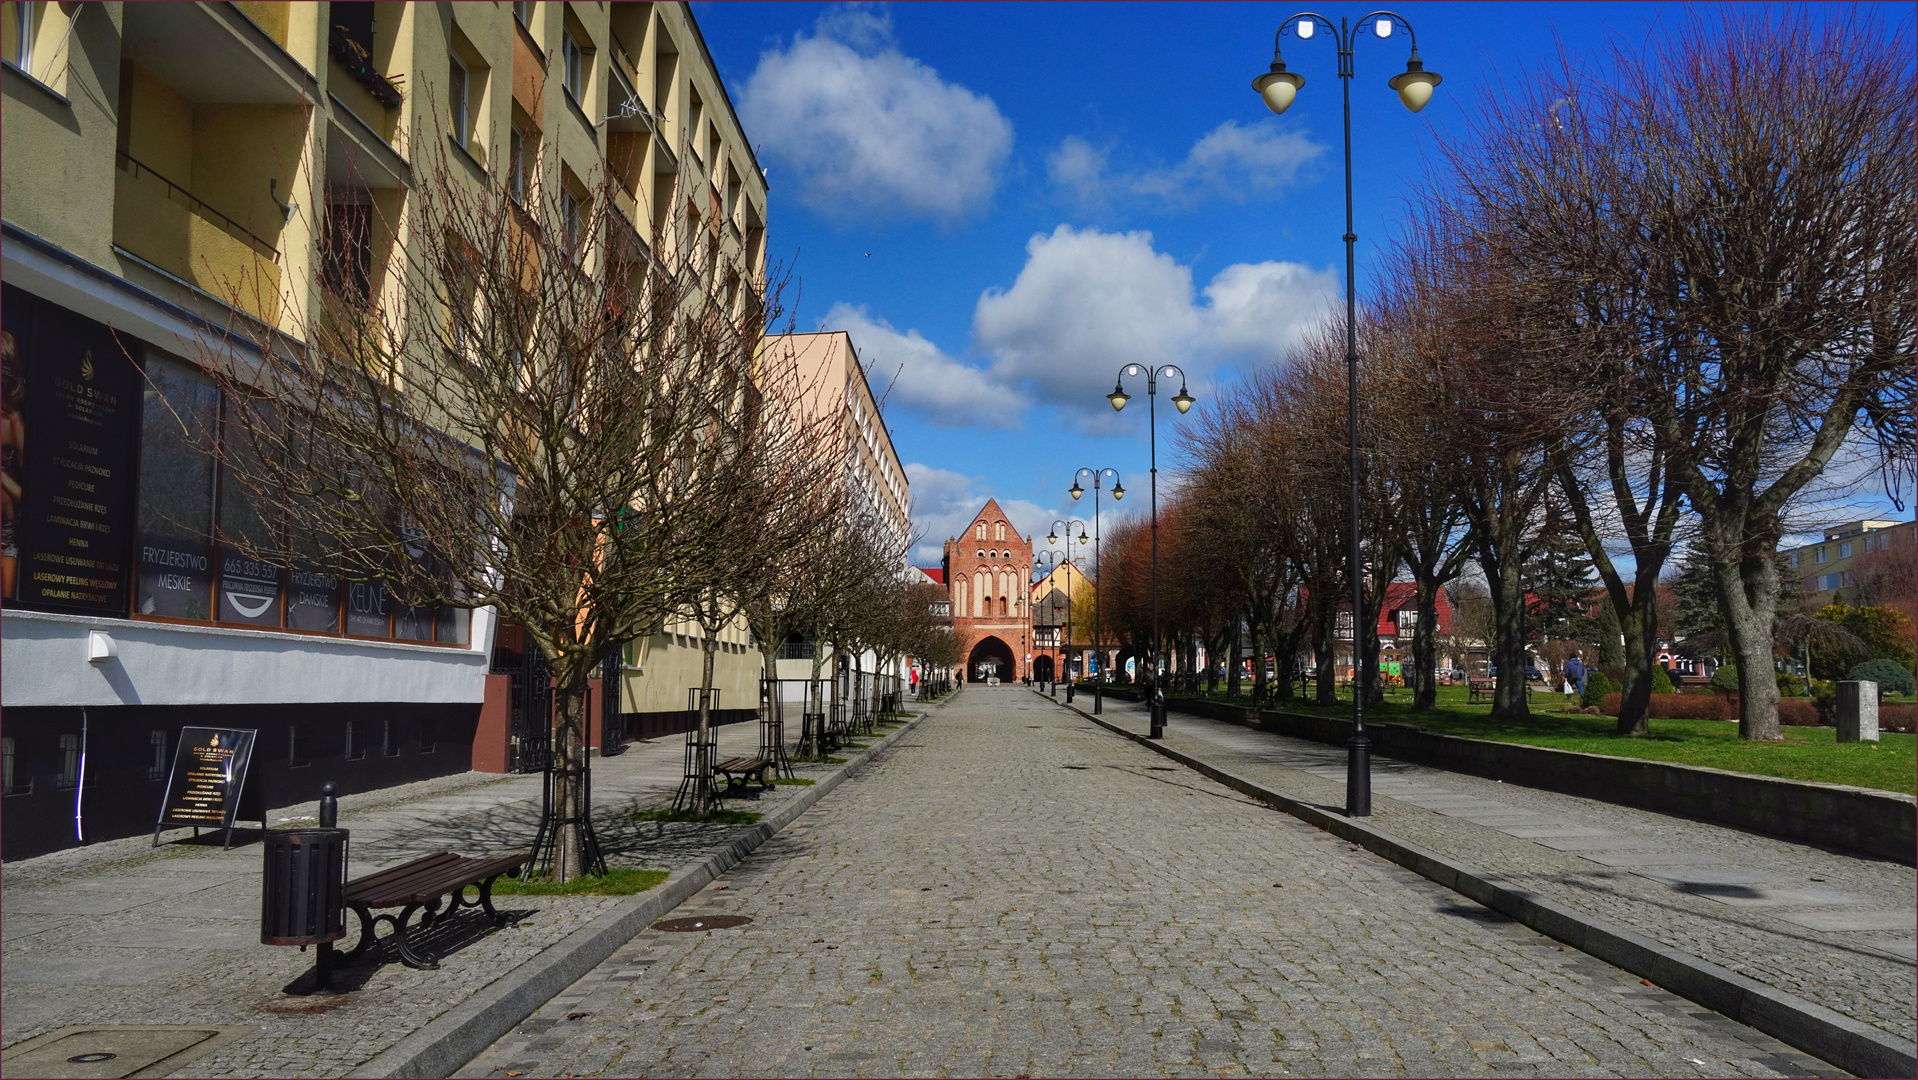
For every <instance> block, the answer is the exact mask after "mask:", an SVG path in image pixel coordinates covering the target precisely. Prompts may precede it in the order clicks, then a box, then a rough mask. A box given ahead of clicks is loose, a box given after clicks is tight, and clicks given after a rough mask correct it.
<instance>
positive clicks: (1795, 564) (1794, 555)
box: [1791, 551, 1798, 570]
mask: <svg viewBox="0 0 1918 1080" xmlns="http://www.w3.org/2000/svg"><path fill="white" fill-rule="evenodd" d="M1791 568H1792V569H1793V570H1796V569H1798V552H1796V551H1794V552H1792V553H1791Z"/></svg>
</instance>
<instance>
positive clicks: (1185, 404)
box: [1172, 386, 1198, 412]
mask: <svg viewBox="0 0 1918 1080" xmlns="http://www.w3.org/2000/svg"><path fill="white" fill-rule="evenodd" d="M1197 400H1198V399H1197V398H1195V397H1193V396H1192V395H1191V394H1188V393H1186V392H1185V387H1183V386H1181V387H1179V392H1178V394H1177V395H1175V396H1174V397H1173V398H1172V404H1174V405H1176V406H1178V409H1179V411H1180V412H1185V411H1186V410H1187V409H1190V408H1191V407H1192V403H1193V402H1194V401H1197Z"/></svg>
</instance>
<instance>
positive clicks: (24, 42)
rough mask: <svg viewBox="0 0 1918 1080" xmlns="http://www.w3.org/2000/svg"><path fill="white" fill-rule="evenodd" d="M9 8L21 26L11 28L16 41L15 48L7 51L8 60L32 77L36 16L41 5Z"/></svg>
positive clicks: (24, 4)
mask: <svg viewBox="0 0 1918 1080" xmlns="http://www.w3.org/2000/svg"><path fill="white" fill-rule="evenodd" d="M7 6H8V7H10V8H12V9H13V10H14V12H15V15H14V17H15V18H16V19H18V20H19V26H17V27H10V28H9V29H12V30H13V31H14V40H13V48H11V49H9V50H7V60H8V61H9V62H11V63H12V64H13V66H14V67H17V68H19V69H20V70H21V71H24V72H26V73H27V74H29V75H31V74H33V31H34V29H35V23H36V22H37V20H36V19H35V18H34V16H35V14H37V9H38V8H39V7H40V5H39V4H29V3H18V4H8V5H7Z"/></svg>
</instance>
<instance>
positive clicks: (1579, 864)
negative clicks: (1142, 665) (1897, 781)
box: [1081, 698, 1918, 1042]
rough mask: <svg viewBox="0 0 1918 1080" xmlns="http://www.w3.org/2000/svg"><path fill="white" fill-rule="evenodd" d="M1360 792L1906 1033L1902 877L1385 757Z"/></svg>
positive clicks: (1531, 878)
mask: <svg viewBox="0 0 1918 1080" xmlns="http://www.w3.org/2000/svg"><path fill="white" fill-rule="evenodd" d="M1081 704H1083V706H1084V707H1085V709H1086V710H1087V711H1089V709H1090V703H1081ZM1101 718H1102V719H1104V720H1106V721H1108V722H1110V723H1114V724H1117V725H1119V726H1120V727H1122V728H1124V729H1126V730H1128V731H1133V732H1136V733H1141V734H1142V733H1144V732H1145V731H1146V729H1147V727H1148V717H1147V712H1146V708H1145V706H1144V705H1142V704H1135V703H1132V702H1126V701H1120V700H1115V699H1113V698H1107V699H1106V700H1105V710H1104V713H1103V714H1102V717H1101ZM1164 744H1165V745H1166V746H1167V747H1169V748H1171V749H1174V750H1178V751H1181V752H1183V753H1186V754H1189V755H1191V756H1193V757H1195V758H1198V759H1200V760H1203V761H1205V762H1207V763H1209V764H1214V765H1217V766H1218V767H1220V768H1222V769H1226V770H1229V771H1231V772H1233V773H1236V774H1238V775H1241V776H1244V777H1246V778H1248V779H1250V780H1253V781H1255V782H1258V783H1260V784H1263V785H1265V786H1268V787H1270V788H1272V789H1273V790H1275V791H1279V792H1282V793H1284V794H1287V795H1290V796H1292V797H1294V798H1297V799H1300V800H1301V801H1304V802H1307V803H1311V804H1315V805H1318V806H1320V807H1322V808H1325V809H1332V810H1336V809H1338V808H1340V807H1342V805H1343V803H1344V801H1345V754H1344V751H1343V749H1342V748H1338V747H1329V746H1325V745H1322V744H1319V743H1314V742H1308V741H1305V740H1300V739H1291V738H1286V737H1284V736H1280V735H1275V734H1272V733H1270V732H1265V731H1259V730H1256V729H1252V728H1247V727H1244V726H1242V725H1237V724H1231V723H1226V722H1223V721H1216V720H1210V719H1206V718H1204V717H1198V716H1192V715H1188V714H1181V713H1177V712H1173V713H1169V714H1168V717H1167V726H1166V734H1165V740H1164ZM1373 796H1374V798H1373V808H1372V811H1373V812H1372V817H1371V818H1370V819H1368V821H1367V823H1368V824H1369V825H1371V826H1372V827H1373V828H1375V829H1378V830H1380V831H1383V832H1387V833H1390V834H1392V835H1394V836H1397V837H1400V838H1402V839H1404V840H1406V841H1410V842H1411V843H1414V844H1417V845H1419V846H1421V847H1423V848H1426V849H1428V850H1430V851H1433V852H1436V853H1439V854H1440V855H1443V856H1447V857H1450V858H1453V859H1456V860H1458V861H1460V862H1462V863H1465V864H1468V865H1470V866H1472V867H1474V868H1476V869H1478V870H1481V871H1484V872H1487V873H1490V874H1493V875H1496V876H1497V877H1499V878H1502V879H1504V880H1505V881H1507V882H1510V883H1512V884H1513V885H1516V886H1519V887H1522V888H1524V889H1527V890H1530V891H1532V892H1535V893H1537V894H1539V895H1541V896H1543V897H1546V898H1548V899H1550V900H1553V901H1556V902H1557V903H1559V904H1561V905H1564V906H1566V907H1568V908H1571V909H1573V910H1576V911H1579V912H1582V913H1585V914H1588V915H1590V916H1591V917H1593V918H1595V919H1600V920H1603V921H1605V922H1608V923H1610V924H1612V925H1614V926H1622V927H1624V928H1626V929H1628V930H1631V931H1634V932H1636V933H1639V934H1642V935H1644V936H1645V937H1647V938H1650V939H1652V940H1653V941H1656V942H1658V943H1660V944H1663V945H1665V946H1668V947H1670V948H1673V949H1677V950H1680V951H1683V952H1685V953H1688V954H1690V955H1692V956H1695V957H1699V958H1702V959H1704V960H1707V961H1709V962H1711V963H1714V964H1717V965H1719V966H1721V967H1723V968H1726V969H1729V970H1730V971H1732V972H1735V973H1737V974H1739V975H1743V976H1745V977H1748V978H1751V979H1754V980H1757V981H1758V982H1761V983H1764V984H1765V985H1768V986H1771V987H1774V988H1776V989H1778V990H1782V991H1785V992H1787V993H1790V994H1793V995H1796V996H1798V997H1800V998H1803V999H1805V1000H1807V1001H1810V1002H1813V1003H1815V1004H1817V1005H1819V1006H1822V1007H1824V1008H1827V1009H1831V1010H1833V1011H1835V1012H1837V1013H1839V1014H1840V1015H1842V1016H1845V1017H1848V1018H1851V1019H1853V1020H1856V1021H1859V1022H1862V1023H1864V1024H1867V1025H1870V1026H1871V1027H1874V1028H1876V1029H1878V1030H1880V1031H1882V1032H1885V1033H1887V1034H1889V1035H1891V1036H1893V1037H1895V1038H1897V1039H1902V1040H1905V1041H1907V1042H1909V1041H1910V1040H1911V1039H1912V1037H1913V1034H1914V1029H1915V1028H1918V983H1914V952H1915V950H1914V944H1915V943H1918V933H1914V928H1915V927H1918V873H1915V872H1914V870H1913V868H1912V867H1909V866H1902V865H1899V864H1897V863H1892V862H1888V861H1884V860H1878V859H1871V858H1867V857H1861V856H1857V855H1852V854H1847V853H1843V852H1839V851H1833V850H1825V849H1821V848H1816V847H1811V846H1808V845H1804V844H1798V843H1793V842H1791V841H1787V840H1781V839H1777V838H1773V837H1768V836H1763V835H1758V834H1754V833H1747V832H1742V831H1739V830H1737V829H1731V828H1727V827H1724V826H1719V825H1713V824H1710V823H1707V822H1700V821H1695V820H1691V819H1688V818H1681V817H1675V816H1672V815H1667V814H1659V813H1655V812H1652V811H1647V810H1639V809H1636V808H1633V807H1627V806H1620V805H1616V804H1612V803H1606V802H1602V801H1599V800H1594V799H1586V798H1580V797H1577V796H1571V795H1563V794H1559V793H1557V792H1551V791H1544V790H1540V789H1535V788H1528V787H1524V786H1522V785H1519V784H1512V783H1504V782H1500V781H1495V780H1488V779H1485V778H1482V777H1477V776H1471V775H1468V774H1464V773H1456V772H1449V771H1446V770H1443V769H1438V768H1434V767H1431V766H1424V765H1415V764H1411V763H1408V762H1402V761H1397V760H1394V759H1390V758H1381V757H1374V758H1373Z"/></svg>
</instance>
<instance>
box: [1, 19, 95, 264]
mask: <svg viewBox="0 0 1918 1080" xmlns="http://www.w3.org/2000/svg"><path fill="white" fill-rule="evenodd" d="M7 6H8V7H9V8H11V7H12V6H13V5H11V4H9V5H7ZM80 7H81V9H82V10H81V17H80V18H79V19H77V20H76V21H75V22H74V24H73V26H72V28H71V29H72V36H71V38H70V39H68V40H67V43H66V45H65V46H64V47H62V48H61V49H59V50H58V55H57V56H55V57H52V59H53V60H54V61H55V62H56V63H57V65H58V68H59V70H58V72H57V73H56V72H46V74H49V75H52V76H55V77H54V78H52V79H51V80H50V81H51V82H52V83H55V84H63V85H60V86H59V90H60V92H61V93H62V94H64V96H65V97H66V100H65V101H62V100H61V99H60V97H57V96H55V94H53V93H50V92H48V90H46V89H42V88H41V87H40V86H36V85H34V84H33V83H31V82H29V81H27V80H26V79H24V78H22V77H21V76H19V75H17V74H16V73H14V72H13V71H11V70H9V71H7V73H6V75H5V77H4V78H3V79H0V86H3V89H0V95H3V96H4V105H0V159H4V160H5V161H7V162H9V163H11V164H10V167H8V168H6V169H4V170H0V206H4V208H5V212H6V219H7V220H8V221H10V222H12V223H14V224H15V225H18V226H19V227H20V228H22V229H25V230H27V231H28V232H30V233H33V234H34V235H36V236H39V237H40V238H42V239H44V240H47V241H49V242H51V243H54V244H57V245H59V246H60V247H63V248H65V249H66V250H68V251H70V252H72V253H73V254H75V255H77V256H79V257H80V258H82V259H85V260H87V261H88V262H91V263H94V264H96V265H99V266H105V267H113V266H114V265H115V260H114V258H113V225H112V220H111V217H110V216H109V215H108V214H106V213H104V212H103V211H104V210H105V208H107V207H109V206H111V205H113V192H114V184H115V181H114V168H113V148H114V129H115V122H116V116H115V114H116V111H117V109H116V102H117V101H118V100H119V96H120V70H119V60H118V57H119V37H120V5H118V4H87V5H81V6H80ZM62 34H63V35H64V34H65V30H64V29H63V30H62ZM101 57H111V58H113V59H111V60H110V61H106V62H99V61H98V58H101ZM22 162H31V163H32V167H31V168H22V167H20V163H22Z"/></svg>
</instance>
